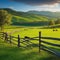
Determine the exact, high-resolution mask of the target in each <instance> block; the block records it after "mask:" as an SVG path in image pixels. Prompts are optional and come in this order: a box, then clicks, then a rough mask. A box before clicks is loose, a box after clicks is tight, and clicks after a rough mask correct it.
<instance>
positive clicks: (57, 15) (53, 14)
mask: <svg viewBox="0 0 60 60" xmlns="http://www.w3.org/2000/svg"><path fill="white" fill-rule="evenodd" d="M28 13H32V14H38V15H42V16H47V17H50V18H60V12H50V11H28Z"/></svg>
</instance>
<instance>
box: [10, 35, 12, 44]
mask: <svg viewBox="0 0 60 60" xmlns="http://www.w3.org/2000/svg"><path fill="white" fill-rule="evenodd" d="M11 40H12V37H11V35H10V44H11V43H12V41H11Z"/></svg>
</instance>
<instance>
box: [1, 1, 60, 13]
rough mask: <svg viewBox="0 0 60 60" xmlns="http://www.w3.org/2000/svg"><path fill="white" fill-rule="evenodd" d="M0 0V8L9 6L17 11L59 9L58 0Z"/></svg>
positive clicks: (53, 10) (59, 3)
mask: <svg viewBox="0 0 60 60" xmlns="http://www.w3.org/2000/svg"><path fill="white" fill-rule="evenodd" d="M46 1H48V0H42V1H41V0H33V1H32V0H0V8H11V9H14V10H17V11H29V10H37V11H52V12H55V11H60V1H59V0H50V1H48V2H46Z"/></svg>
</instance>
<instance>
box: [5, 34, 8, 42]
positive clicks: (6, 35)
mask: <svg viewBox="0 0 60 60" xmlns="http://www.w3.org/2000/svg"><path fill="white" fill-rule="evenodd" d="M5 41H8V34H7V33H5Z"/></svg>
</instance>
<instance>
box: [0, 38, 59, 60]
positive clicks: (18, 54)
mask: <svg viewBox="0 0 60 60" xmlns="http://www.w3.org/2000/svg"><path fill="white" fill-rule="evenodd" d="M0 43H2V44H1V45H0V60H47V59H48V60H59V58H58V57H56V56H54V55H51V54H49V53H47V52H45V51H41V52H40V53H39V52H38V48H33V49H30V48H28V49H24V48H18V47H16V46H13V45H10V44H8V43H6V42H4V41H2V40H1V39H0Z"/></svg>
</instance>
